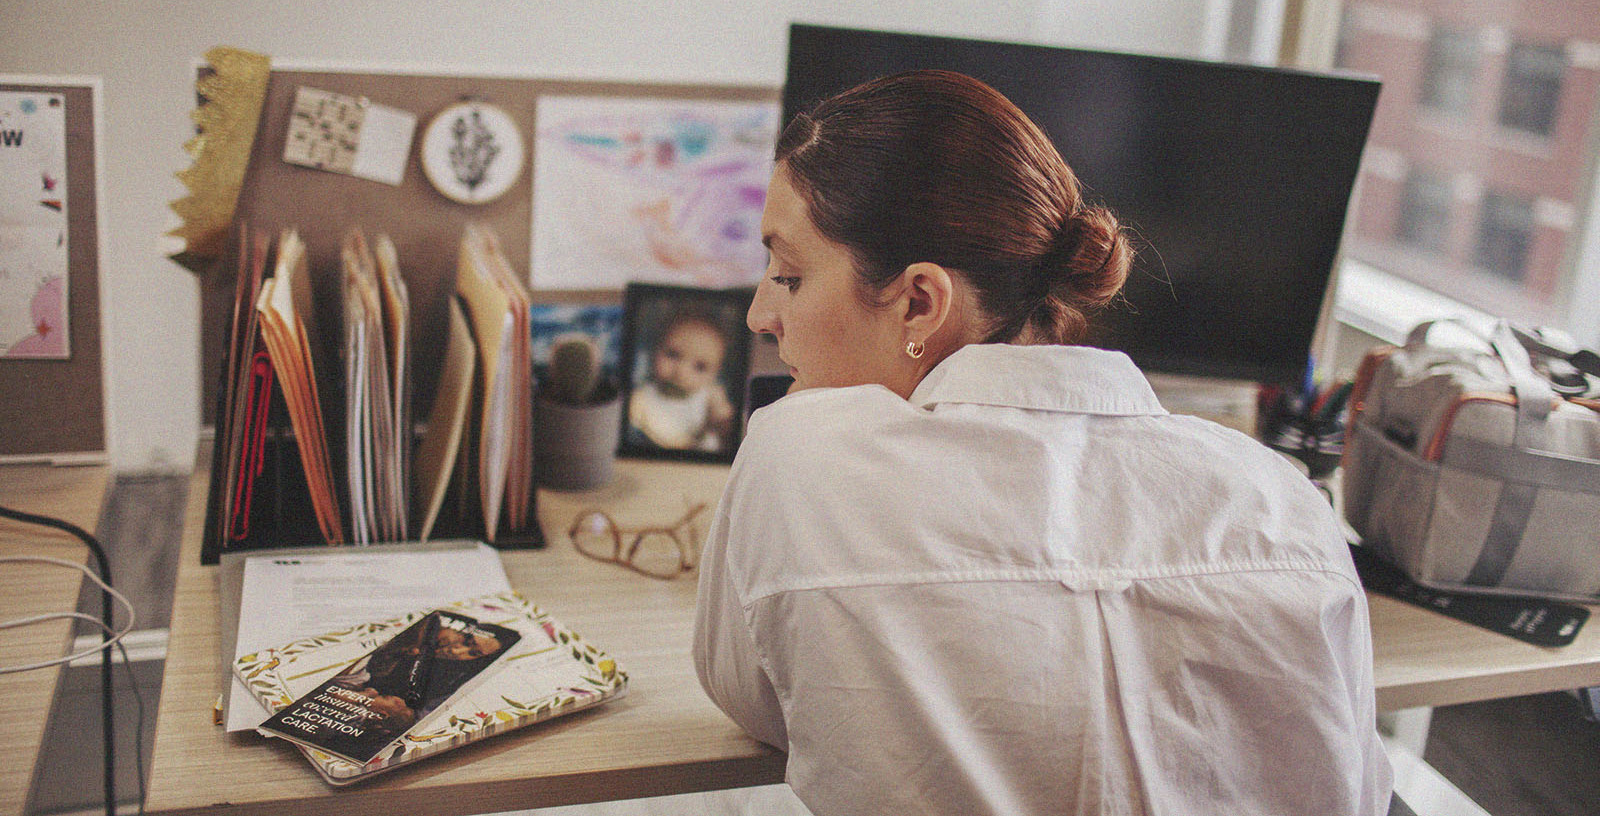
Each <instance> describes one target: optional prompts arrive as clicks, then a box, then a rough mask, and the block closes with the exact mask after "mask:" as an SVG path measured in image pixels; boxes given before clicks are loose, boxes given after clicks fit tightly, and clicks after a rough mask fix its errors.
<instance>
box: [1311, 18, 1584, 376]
mask: <svg viewBox="0 0 1600 816" xmlns="http://www.w3.org/2000/svg"><path fill="white" fill-rule="evenodd" d="M1319 25H1320V26H1321V28H1318V29H1315V31H1323V29H1326V33H1324V34H1323V35H1322V36H1323V37H1324V38H1331V37H1333V36H1335V32H1336V33H1337V37H1338V41H1337V43H1331V42H1330V43H1329V47H1328V48H1327V49H1326V54H1327V57H1325V58H1324V59H1328V60H1330V61H1331V60H1334V59H1336V60H1337V63H1336V65H1335V67H1339V68H1347V69H1351V70H1355V71H1360V72H1364V73H1369V74H1375V75H1377V76H1378V77H1380V78H1381V79H1382V80H1383V83H1384V89H1383V93H1382V94H1381V96H1380V97H1379V101H1378V114H1377V117H1376V119H1375V120H1374V123H1373V128H1372V131H1371V134H1370V136H1369V138H1368V142H1367V151H1366V155H1365V158H1364V160H1363V165H1362V169H1361V180H1360V182H1359V186H1358V190H1359V193H1358V197H1357V199H1356V201H1355V209H1354V210H1353V211H1352V213H1351V217H1350V230H1349V232H1348V238H1347V240H1346V241H1345V242H1344V243H1343V245H1342V252H1343V255H1344V258H1345V259H1346V260H1347V261H1349V262H1351V264H1352V267H1353V268H1370V269H1374V270H1377V272H1376V274H1378V275H1380V276H1383V277H1386V278H1387V279H1389V280H1391V281H1392V280H1395V279H1400V280H1402V281H1405V282H1407V283H1410V284H1416V285H1417V286H1419V287H1422V288H1423V289H1426V290H1429V291H1431V292H1434V293H1436V294H1438V295H1441V296H1443V297H1444V298H1446V299H1449V300H1453V301H1455V302H1457V303H1460V304H1463V305H1465V306H1467V307H1471V308H1474V309H1477V310H1480V311H1482V312H1486V313H1488V314H1492V315H1496V316H1500V317H1505V318H1509V319H1511V320H1515V321H1519V322H1524V323H1532V324H1536V325H1539V324H1543V325H1551V326H1555V327H1558V328H1563V329H1566V330H1568V331H1569V332H1572V333H1573V334H1574V335H1575V336H1577V337H1578V338H1580V339H1582V340H1584V341H1585V342H1587V343H1596V344H1600V310H1596V309H1594V308H1593V306H1592V303H1593V301H1594V298H1595V296H1596V293H1600V263H1597V261H1600V188H1597V185H1596V183H1595V176H1596V167H1600V126H1597V123H1600V0H1548V1H1547V2H1543V3H1539V4H1527V3H1482V2H1477V1H1476V0H1430V2H1427V3H1419V2H1415V0H1346V2H1344V3H1343V4H1342V6H1341V11H1340V12H1339V14H1338V15H1329V17H1328V19H1325V20H1323V21H1322V22H1321V23H1320V24H1319ZM1306 30H1310V29H1306ZM1552 32H1561V33H1560V34H1553V33H1552ZM1306 36H1310V35H1306ZM1441 114H1446V115H1447V116H1448V122H1442V120H1441ZM1442 124H1444V125H1447V126H1441V125H1442ZM1574 125H1576V126H1574ZM1357 274H1366V273H1365V272H1358V273H1357ZM1366 291H1373V290H1371V289H1368V290H1366ZM1586 301H1587V302H1586ZM1342 304H1343V298H1342V297H1341V305H1342ZM1586 307H1587V308H1586ZM1362 308H1367V307H1366V306H1363V307H1362ZM1372 308H1373V309H1375V310H1381V309H1382V308H1383V307H1382V305H1381V304H1379V305H1375V306H1373V307H1372ZM1374 319H1376V318H1374Z"/></svg>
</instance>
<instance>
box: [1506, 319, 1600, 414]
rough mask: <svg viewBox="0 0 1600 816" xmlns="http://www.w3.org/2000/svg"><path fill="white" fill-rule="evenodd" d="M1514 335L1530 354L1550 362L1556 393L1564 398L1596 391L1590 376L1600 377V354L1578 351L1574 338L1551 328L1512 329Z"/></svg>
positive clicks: (1552, 381)
mask: <svg viewBox="0 0 1600 816" xmlns="http://www.w3.org/2000/svg"><path fill="white" fill-rule="evenodd" d="M1511 333H1512V334H1513V335H1516V338H1517V341H1518V342H1520V343H1521V344H1522V347H1523V348H1525V349H1527V350H1528V353H1530V354H1537V355H1539V356H1540V357H1543V358H1545V359H1547V360H1549V361H1550V363H1551V364H1548V367H1549V368H1550V369H1551V371H1550V373H1549V379H1550V383H1551V385H1552V386H1554V387H1555V390H1556V393H1558V394H1560V395H1561V396H1563V397H1568V398H1571V397H1581V396H1584V395H1585V394H1588V393H1589V392H1590V391H1592V390H1594V389H1593V388H1592V387H1591V385H1590V383H1589V377H1597V378H1600V354H1596V353H1595V352H1594V351H1592V350H1590V349H1586V348H1578V347H1577V344H1576V343H1574V342H1573V341H1572V338H1571V337H1569V336H1567V335H1566V334H1564V333H1561V332H1555V331H1552V330H1548V329H1539V328H1533V329H1525V328H1522V327H1520V326H1512V327H1511ZM1556 363H1559V364H1560V365H1554V364H1556Z"/></svg>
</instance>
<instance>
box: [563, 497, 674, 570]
mask: <svg viewBox="0 0 1600 816" xmlns="http://www.w3.org/2000/svg"><path fill="white" fill-rule="evenodd" d="M705 509H706V505H705V504H704V503H703V502H702V503H700V504H696V505H694V506H693V507H691V508H689V511H688V512H687V513H684V514H683V518H680V519H678V521H677V522H676V523H674V524H672V525H671V526H668V527H640V528H638V529H633V530H628V529H623V528H622V527H620V526H618V525H617V523H616V521H614V520H612V518H611V516H609V515H607V514H606V513H605V511H603V510H585V511H583V512H582V513H579V514H578V517H577V518H575V519H573V520H572V527H571V528H570V529H569V530H567V537H568V538H570V539H572V544H573V546H574V547H576V548H577V550H578V552H580V553H582V554H584V555H586V556H589V557H590V558H593V559H595V560H596V561H608V562H610V563H613V564H621V565H623V566H624V567H628V568H630V569H632V570H634V571H635V572H639V573H641V574H644V575H648V576H650V577H651V578H661V579H663V580H666V579H671V578H676V577H678V576H679V575H682V574H683V573H685V572H688V571H690V570H692V569H694V568H695V563H696V561H697V560H698V556H699V546H700V537H701V534H702V533H703V532H704V531H703V530H702V529H701V528H700V525H699V518H700V515H701V514H702V513H703V512H705ZM630 536H631V539H629V537H630ZM624 540H628V545H627V546H626V547H624V546H623V541H624Z"/></svg>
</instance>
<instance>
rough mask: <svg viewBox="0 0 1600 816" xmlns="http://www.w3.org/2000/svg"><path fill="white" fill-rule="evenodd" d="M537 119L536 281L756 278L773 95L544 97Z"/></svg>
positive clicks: (567, 285) (735, 281) (722, 282)
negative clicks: (729, 98) (750, 98)
mask: <svg viewBox="0 0 1600 816" xmlns="http://www.w3.org/2000/svg"><path fill="white" fill-rule="evenodd" d="M536 121H537V127H536V130H537V134H536V137H535V149H534V184H533V188H534V194H533V195H534V201H533V261H532V278H533V284H534V286H535V287H537V288H539V289H577V290H620V289H622V288H623V287H624V286H625V285H626V284H627V283H629V282H631V281H637V282H652V283H663V284H677V285H684V286H698V287H708V288H727V287H732V286H743V285H749V284H752V283H754V282H755V281H757V280H758V279H759V278H760V275H761V271H762V269H763V268H765V266H766V250H765V248H764V247H762V245H761V233H760V224H761V208H762V206H763V204H764V203H765V201H766V188H767V181H768V178H769V176H770V175H771V173H772V147H773V142H774V140H775V138H776V135H777V121H778V106H777V104H776V103H772V102H725V101H695V100H679V99H639V98H601V97H561V96H547V97H543V98H541V99H540V100H539V103H538V113H537V118H536Z"/></svg>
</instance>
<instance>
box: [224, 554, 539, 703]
mask: <svg viewBox="0 0 1600 816" xmlns="http://www.w3.org/2000/svg"><path fill="white" fill-rule="evenodd" d="M510 589H511V584H510V582H509V580H508V579H507V578H506V572H505V567H504V566H502V565H501V563H500V554H499V553H498V552H496V551H495V550H494V549H493V548H492V547H489V546H488V545H485V544H478V545H476V546H473V547H468V548H462V549H448V550H430V551H424V552H384V549H383V548H382V547H370V548H369V547H361V548H341V549H339V550H337V551H331V552H330V551H327V550H308V551H307V552H306V554H305V555H300V554H298V553H295V554H292V555H285V554H282V553H278V554H274V555H269V556H258V557H253V558H247V559H246V560H245V564H244V585H243V588H242V590H241V593H240V601H239V640H238V644H237V645H236V646H235V648H234V656H235V657H239V656H242V655H246V654H250V653H251V652H254V651H256V650H258V649H264V648H267V647H271V646H279V645H282V644H284V643H287V642H289V641H291V640H294V639H296V638H301V637H307V636H310V635H316V634H319V633H322V632H327V631H330V630H333V629H337V628H339V627H341V626H348V625H351V624H356V623H361V622H363V621H374V620H383V619H385V618H390V617H394V616H395V615H400V614H404V613H406V612H410V611H413V610H417V609H424V608H427V607H429V606H433V605H437V604H445V603H449V602H451V601H458V600H462V599H464V598H473V597H477V596H479V595H487V594H489V593H493V592H505V591H507V590H510ZM229 676H230V677H232V673H231V672H230V673H229ZM227 713H228V716H227V728H228V730H229V731H247V730H250V729H253V728H255V727H256V726H257V725H260V724H261V721H262V720H265V719H266V718H267V716H268V712H267V710H266V709H265V708H262V707H261V704H260V703H259V702H257V701H256V699H255V698H254V697H252V696H251V695H250V692H249V690H248V689H246V688H245V686H244V684H243V683H241V682H239V680H238V678H236V677H234V678H232V690H231V691H230V692H229V696H228V708H227Z"/></svg>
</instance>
